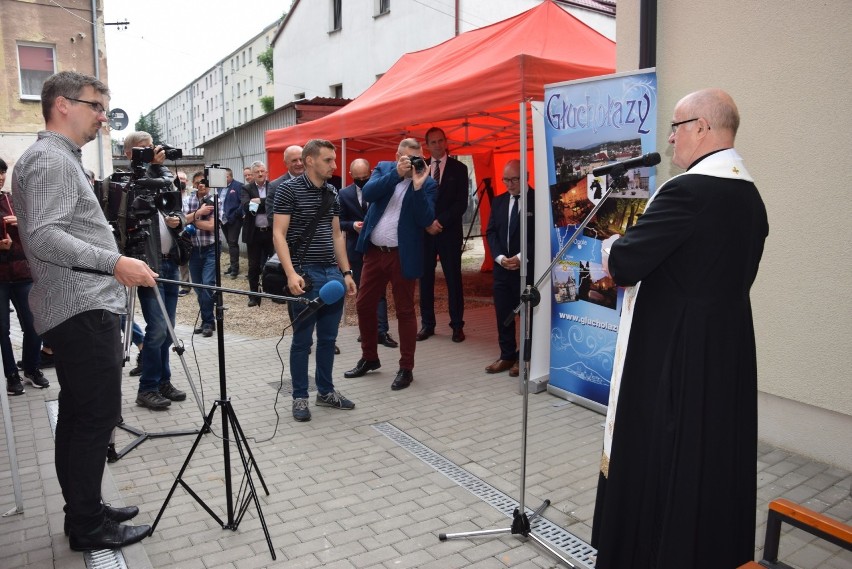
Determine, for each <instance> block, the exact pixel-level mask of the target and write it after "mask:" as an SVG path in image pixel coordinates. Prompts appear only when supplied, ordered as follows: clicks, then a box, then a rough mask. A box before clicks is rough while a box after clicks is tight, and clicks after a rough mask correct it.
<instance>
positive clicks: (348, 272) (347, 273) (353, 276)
mask: <svg viewBox="0 0 852 569" xmlns="http://www.w3.org/2000/svg"><path fill="white" fill-rule="evenodd" d="M340 272H341V273H342V274H343V276H344V277H345V276H346V275H349V276H350V277H352V278H355V273H354V272H353V271H352V269H349V270H348V271H340Z"/></svg>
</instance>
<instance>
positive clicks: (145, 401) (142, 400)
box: [136, 391, 172, 411]
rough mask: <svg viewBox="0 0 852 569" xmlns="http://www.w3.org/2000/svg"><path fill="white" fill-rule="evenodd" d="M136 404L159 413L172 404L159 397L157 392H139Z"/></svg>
mask: <svg viewBox="0 0 852 569" xmlns="http://www.w3.org/2000/svg"><path fill="white" fill-rule="evenodd" d="M136 404H137V405H139V406H140V407H147V408H148V409H153V410H154V411H161V410H163V409H166V408H167V407H168V406H169V405H171V404H172V402H171V401H169V400H168V399H166V398H165V397H163V396H162V395H160V393H159V392H158V391H141V392H139V393H138V394H137V395H136Z"/></svg>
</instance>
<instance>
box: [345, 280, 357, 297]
mask: <svg viewBox="0 0 852 569" xmlns="http://www.w3.org/2000/svg"><path fill="white" fill-rule="evenodd" d="M343 284H345V285H346V291H347V293H348V294H349V296H355V295H356V294H358V285H356V284H355V279H354V278H353V277H352V275H346V276H345V277H343Z"/></svg>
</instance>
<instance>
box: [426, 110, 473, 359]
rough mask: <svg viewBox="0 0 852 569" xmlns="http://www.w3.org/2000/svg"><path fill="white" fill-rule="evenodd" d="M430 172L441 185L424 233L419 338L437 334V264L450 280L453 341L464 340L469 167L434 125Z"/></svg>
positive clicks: (429, 132) (429, 133)
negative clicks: (452, 152)
mask: <svg viewBox="0 0 852 569" xmlns="http://www.w3.org/2000/svg"><path fill="white" fill-rule="evenodd" d="M426 146H427V147H428V148H429V155H430V156H431V158H430V159H429V172H430V174H431V176H432V178H433V179H434V180H435V182H437V184H438V190H437V192H436V195H435V219H433V220H432V223H431V224H430V225H429V227H427V228H426V232H425V235H424V236H423V276H422V277H421V278H420V323H421V328H420V332H418V334H417V339H418V340H425V339H426V338H428V337H429V336H432V335H434V334H435V267H436V265H437V264H438V257H440V258H441V269H443V271H444V279H445V280H446V282H447V297H448V298H447V300H448V309H449V312H450V328H452V329H453V342H464V330H463V328H464V291H463V289H462V276H461V248H462V241H463V240H464V235H463V234H464V227H463V225H462V216H464V212H465V211H466V210H467V202H468V177H467V166H465V165H464V164H462V163H461V162H459V161H458V160H456V159H455V158H450V156H449V154H447V136H446V135H445V134H444V131H443V130H441V129H440V128H437V127H432V128H430V129H429V130H427V131H426Z"/></svg>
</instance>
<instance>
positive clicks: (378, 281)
mask: <svg viewBox="0 0 852 569" xmlns="http://www.w3.org/2000/svg"><path fill="white" fill-rule="evenodd" d="M396 158H397V160H396V162H379V163H378V164H377V165H376V169H375V170H374V171H373V174H372V176H371V177H370V181H369V182H367V183H366V184H365V185H364V189H363V190H362V192H363V194H362V195H363V197H364V199H365V200H366V201H367V202H369V203H370V204H371V205H370V209H368V210H367V215H366V217H365V218H364V225H363V226H362V228H361V234H360V235H359V237H358V246H357V248H356V249H357V251H359V252H361V253H363V254H364V268H363V269H362V272H361V291H360V292H359V293H358V300H357V301H356V303H355V306H356V308H357V310H358V328H359V329H360V331H361V359H360V360H358V363H357V364H356V365H355V367H354V368H353V369H351V370H349V371H347V372H346V373H344V374H343V376H344V377H348V378H350V377H361V376H362V375H364V374H366V373H367V372H368V371H372V370H375V369H379V368H380V367H382V364H381V362H380V361H379V353H378V348H377V339H378V336H379V333H378V320H377V316H376V309H377V307H378V305H379V300H380V299H381V297H382V295H383V294H384V293H385V290H386V289H387V286H388V282H390V283H391V287H392V289H393V300H394V306H395V307H396V317H397V321H398V323H399V356H400V357H399V371H398V372H397V374H396V378H395V379H394V381H393V383H392V384H391V389H393V390H394V391H396V390H399V389H405V388H406V387H408V386H409V385H411V382H412V381H414V375H413V373H412V370H413V369H414V349H415V344H416V341H417V340H416V338H417V316H416V314H415V312H414V284H415V282H416V281H417V279H418V278H419V277H420V276H421V275H422V274H423V235H424V231H423V230H424V229H425V228H426V227H428V226H429V225H430V224H431V223H432V221H434V219H435V190H436V187H437V184H436V183H435V180H433V179H432V178H431V177H430V176H429V168H428V166H427V165H426V162H425V161H424V160H423V157H422V149H421V147H420V143H419V142H417V140H415V139H413V138H406V139H404V140H403V141H402V142H400V143H399V149H398V150H397V153H396Z"/></svg>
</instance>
